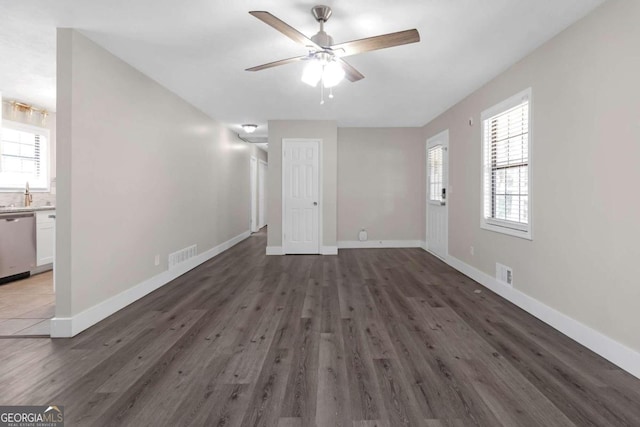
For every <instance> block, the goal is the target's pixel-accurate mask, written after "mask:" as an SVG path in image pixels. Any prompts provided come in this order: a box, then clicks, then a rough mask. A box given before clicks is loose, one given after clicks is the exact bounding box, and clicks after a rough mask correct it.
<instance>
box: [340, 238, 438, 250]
mask: <svg viewBox="0 0 640 427" xmlns="http://www.w3.org/2000/svg"><path fill="white" fill-rule="evenodd" d="M424 246H425V242H424V241H422V240H367V241H365V242H361V241H359V240H338V249H363V248H423V247H424Z"/></svg>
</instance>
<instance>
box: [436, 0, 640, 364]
mask: <svg viewBox="0 0 640 427" xmlns="http://www.w3.org/2000/svg"><path fill="white" fill-rule="evenodd" d="M638 17H640V2H636V1H610V2H606V3H604V5H602V6H601V7H599V8H598V9H596V10H595V11H594V12H593V13H591V14H590V15H588V16H587V17H586V18H584V19H583V20H581V21H579V22H577V23H576V24H574V25H573V26H571V27H570V28H568V29H567V30H565V31H564V32H563V33H561V34H560V35H558V36H557V37H555V38H554V39H552V40H551V41H549V42H548V43H546V44H545V45H543V46H542V47H540V48H539V49H537V50H536V51H535V52H534V53H532V54H531V55H529V56H528V57H526V58H525V59H523V60H522V61H520V62H519V63H517V64H516V65H514V66H513V67H512V68H511V69H509V70H508V71H506V72H505V73H503V74H501V75H500V76H499V77H497V78H496V79H494V80H493V81H491V82H490V83H488V84H487V85H486V86H484V87H483V88H481V89H480V90H478V91H477V92H475V93H473V94H472V95H470V96H469V97H468V98H466V99H465V100H463V101H462V102H460V103H459V104H457V105H455V106H454V107H453V108H451V109H450V110H449V111H447V112H445V113H444V114H442V115H441V116H440V117H438V118H436V119H435V120H433V121H432V122H430V123H429V124H427V125H426V126H425V127H424V137H425V138H427V137H430V136H433V135H435V134H437V133H438V132H440V131H442V130H444V129H449V131H450V172H449V177H450V185H451V186H452V188H451V191H450V193H449V196H450V199H449V202H450V205H449V206H450V208H449V209H450V210H449V251H450V256H452V257H453V258H455V263H457V264H458V265H461V266H463V267H465V266H466V267H465V268H467V269H468V271H477V272H478V274H480V275H485V276H487V277H490V276H494V272H495V263H496V262H500V263H502V264H506V265H508V266H510V267H512V268H513V275H514V288H515V289H514V290H513V291H511V290H508V292H509V293H513V292H519V293H520V294H519V295H522V296H523V297H525V296H526V297H527V298H529V297H530V298H529V300H533V301H535V304H538V305H539V306H546V307H547V308H550V309H551V310H555V311H556V314H561V315H562V316H565V317H568V319H570V320H568V321H569V322H574V326H578V327H581V326H580V325H585V326H586V327H587V328H590V329H592V330H594V331H597V332H599V333H601V334H603V337H600V338H602V339H600V338H598V340H600V341H598V343H599V344H594V346H592V348H594V347H598V346H600V347H599V348H597V349H596V351H597V352H599V353H601V354H604V353H609V354H608V358H610V360H613V359H615V358H617V363H622V362H621V361H622V360H623V359H624V355H621V353H624V352H625V351H627V353H626V354H628V355H630V356H629V359H628V363H626V366H623V367H626V369H629V368H632V367H633V364H635V375H640V374H639V373H640V368H638V366H640V365H639V364H638V361H640V358H639V357H638V352H640V334H639V333H638V328H637V325H639V324H640V311H638V301H640V286H638V278H639V277H640V263H639V262H638V259H639V258H640V251H639V250H638V241H639V239H640V220H639V218H640V198H639V197H638V189H637V184H638V183H639V182H640V167H638V164H639V162H640V144H639V143H638V141H640V120H639V118H638V112H640V85H638V76H639V75H640V27H639V26H638V25H637V21H638ZM527 87H532V89H533V103H532V108H533V153H532V159H533V160H532V167H533V182H532V195H533V199H532V202H533V205H532V213H531V216H532V221H533V229H534V231H533V241H528V240H523V239H519V238H515V237H510V236H506V235H503V234H498V233H495V232H491V231H487V230H482V229H480V215H481V201H480V197H481V187H480V186H481V181H480V179H481V135H480V127H481V126H480V113H481V112H482V111H483V110H484V109H486V108H488V107H491V106H492V105H494V104H496V103H498V102H500V101H502V100H504V99H506V98H508V97H509V96H511V95H513V94H515V93H517V92H518V91H520V90H522V89H525V88H527ZM469 117H473V118H474V123H475V124H474V125H473V126H472V127H470V126H469V125H468V119H469ZM471 246H473V247H474V248H475V255H471V251H470V247H471ZM505 292H507V290H505ZM562 316H560V317H562ZM560 317H558V318H560ZM565 317H562V318H563V319H565V320H566V318H565ZM543 320H545V321H548V320H549V319H548V318H547V319H543ZM562 322H564V320H563V321H561V322H560V323H559V324H557V325H555V326H556V327H558V325H559V326H560V327H562V326H563V325H562ZM569 329H570V328H569ZM580 330H582V331H586V329H580ZM577 335H579V334H578V333H576V334H573V337H574V338H576V336H577ZM594 336H595V337H599V336H598V335H597V333H595V334H591V333H590V335H589V336H588V337H587V338H585V339H583V340H582V341H581V342H583V343H585V342H587V341H589V340H591V339H592V338H593V337H594ZM576 339H578V338H576ZM607 339H611V340H612V341H611V342H608V341H607ZM578 340H579V341H580V339H578ZM596 341H597V340H596ZM616 342H617V343H619V344H617V347H616V348H615V349H611V350H610V351H609V349H607V348H606V347H607V346H609V344H616ZM603 343H605V344H603ZM606 343H609V344H606ZM609 347H610V346H609ZM625 348H626V349H627V350H625ZM616 352H617V353H618V354H614V353H616ZM633 352H635V353H633ZM634 354H635V356H634ZM605 357H607V356H605ZM634 358H635V359H634Z"/></svg>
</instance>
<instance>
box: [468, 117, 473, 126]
mask: <svg viewBox="0 0 640 427" xmlns="http://www.w3.org/2000/svg"><path fill="white" fill-rule="evenodd" d="M469 126H473V117H469Z"/></svg>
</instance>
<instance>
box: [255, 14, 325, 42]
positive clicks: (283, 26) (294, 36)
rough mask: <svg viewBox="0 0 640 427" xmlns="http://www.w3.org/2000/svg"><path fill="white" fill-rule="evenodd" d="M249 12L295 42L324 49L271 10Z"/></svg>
mask: <svg viewBox="0 0 640 427" xmlns="http://www.w3.org/2000/svg"><path fill="white" fill-rule="evenodd" d="M249 13H250V14H251V15H253V16H255V17H256V18H258V19H259V20H261V21H262V22H264V23H265V24H267V25H270V26H271V27H273V28H275V29H276V30H278V31H280V32H281V33H282V34H284V35H285V36H287V37H289V38H290V39H291V40H293V41H294V42H296V43H300V44H301V45H303V46H306V47H308V48H310V49H315V50H323V49H322V46H320V45H318V44H317V43H316V42H314V41H313V40H311V39H310V38H308V37H307V36H305V35H304V34H302V33H301V32H300V31H298V30H296V29H295V28H293V27H292V26H291V25H289V24H287V23H286V22H284V21H282V20H281V19H279V18H276V17H275V16H273V15H272V14H270V13H269V12H264V11H252V12H249Z"/></svg>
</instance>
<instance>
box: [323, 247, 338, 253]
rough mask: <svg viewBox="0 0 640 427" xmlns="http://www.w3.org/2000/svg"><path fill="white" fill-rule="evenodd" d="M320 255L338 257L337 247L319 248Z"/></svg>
mask: <svg viewBox="0 0 640 427" xmlns="http://www.w3.org/2000/svg"><path fill="white" fill-rule="evenodd" d="M320 255H338V247H337V246H320Z"/></svg>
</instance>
